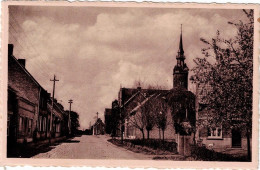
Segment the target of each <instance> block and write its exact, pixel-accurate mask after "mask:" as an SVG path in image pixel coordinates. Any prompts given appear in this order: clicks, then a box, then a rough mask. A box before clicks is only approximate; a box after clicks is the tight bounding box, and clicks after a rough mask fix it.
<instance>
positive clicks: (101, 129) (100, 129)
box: [92, 118, 105, 135]
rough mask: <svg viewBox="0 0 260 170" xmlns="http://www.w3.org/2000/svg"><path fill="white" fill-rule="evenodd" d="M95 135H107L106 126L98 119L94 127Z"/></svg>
mask: <svg viewBox="0 0 260 170" xmlns="http://www.w3.org/2000/svg"><path fill="white" fill-rule="evenodd" d="M92 128H93V135H104V134H105V124H104V123H103V121H102V120H101V119H100V118H98V119H97V121H96V122H95V124H94V125H93V126H92Z"/></svg>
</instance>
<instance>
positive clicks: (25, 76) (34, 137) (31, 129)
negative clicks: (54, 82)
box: [7, 44, 67, 147]
mask: <svg viewBox="0 0 260 170" xmlns="http://www.w3.org/2000/svg"><path fill="white" fill-rule="evenodd" d="M13 48H14V47H13V45H12V44H8V116H7V143H8V146H10V147H11V146H12V145H13V144H16V143H29V142H33V141H39V140H45V139H47V138H49V137H50V133H49V132H50V115H51V114H50V113H51V107H50V106H51V97H50V94H49V93H48V92H47V91H46V90H45V89H44V88H43V87H42V86H41V85H40V84H39V83H38V82H37V81H36V80H35V79H34V77H33V76H32V75H31V74H30V73H29V72H28V70H27V69H26V67H25V66H26V60H25V59H16V58H15V57H14V56H13ZM64 116H66V115H64V109H63V106H62V105H61V104H59V103H57V102H56V101H55V102H54V116H53V126H54V128H53V129H54V132H55V133H56V134H55V135H54V136H55V137H58V136H61V135H63V134H62V133H61V126H66V125H67V123H64V122H63V121H65V119H64ZM64 133H65V132H64Z"/></svg>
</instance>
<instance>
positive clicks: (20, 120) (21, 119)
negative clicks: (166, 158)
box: [19, 117, 23, 132]
mask: <svg viewBox="0 0 260 170" xmlns="http://www.w3.org/2000/svg"><path fill="white" fill-rule="evenodd" d="M22 130H23V117H19V132H22Z"/></svg>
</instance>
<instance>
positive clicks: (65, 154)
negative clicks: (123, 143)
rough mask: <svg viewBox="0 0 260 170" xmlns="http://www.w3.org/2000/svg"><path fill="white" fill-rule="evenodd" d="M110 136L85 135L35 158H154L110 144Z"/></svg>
mask: <svg viewBox="0 0 260 170" xmlns="http://www.w3.org/2000/svg"><path fill="white" fill-rule="evenodd" d="M108 139H109V137H108V136H105V135H99V136H92V135H91V136H90V135H83V136H81V137H75V138H73V139H71V140H69V141H65V142H63V143H61V144H59V145H56V146H53V147H54V148H53V149H52V150H50V151H49V152H46V153H40V154H38V155H35V156H34V157H33V158H56V159H57V158H58V159H60V158H66V159H138V160H140V159H152V156H149V155H144V154H141V153H134V152H131V151H128V150H126V149H124V148H121V147H117V146H115V145H113V144H112V143H110V142H108V141H107V140H108Z"/></svg>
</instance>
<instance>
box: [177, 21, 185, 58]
mask: <svg viewBox="0 0 260 170" xmlns="http://www.w3.org/2000/svg"><path fill="white" fill-rule="evenodd" d="M178 53H179V54H180V55H182V56H183V55H184V50H183V45H182V24H181V35H180V43H179V51H178Z"/></svg>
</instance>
